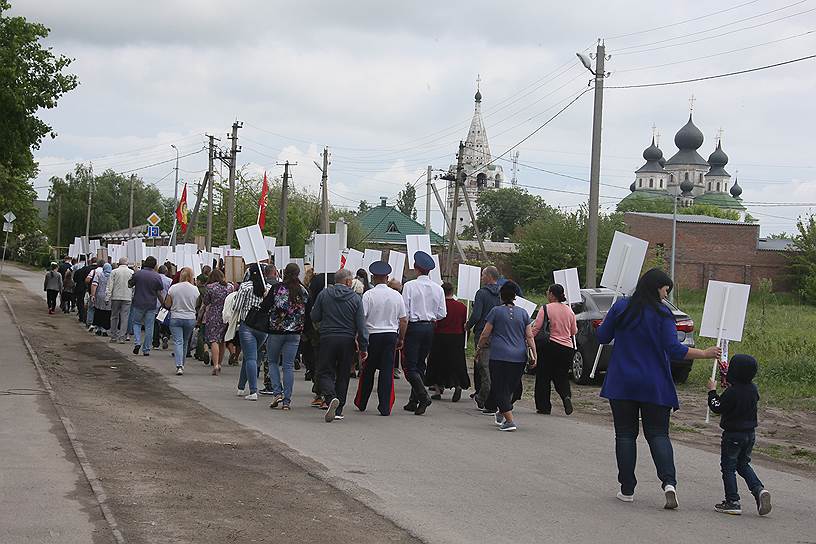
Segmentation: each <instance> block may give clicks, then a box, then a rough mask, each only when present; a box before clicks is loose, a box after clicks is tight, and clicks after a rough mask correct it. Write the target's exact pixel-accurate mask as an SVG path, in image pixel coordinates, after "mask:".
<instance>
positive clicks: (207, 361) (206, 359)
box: [201, 351, 210, 365]
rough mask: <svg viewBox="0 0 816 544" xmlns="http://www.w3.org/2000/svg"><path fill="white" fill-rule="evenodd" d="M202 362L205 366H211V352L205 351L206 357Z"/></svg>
mask: <svg viewBox="0 0 816 544" xmlns="http://www.w3.org/2000/svg"><path fill="white" fill-rule="evenodd" d="M201 361H202V362H203V363H204V364H205V365H209V364H210V352H209V351H205V352H204V356H203V357H202V358H201Z"/></svg>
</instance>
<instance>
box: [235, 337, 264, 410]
mask: <svg viewBox="0 0 816 544" xmlns="http://www.w3.org/2000/svg"><path fill="white" fill-rule="evenodd" d="M266 336H267V334H266V333H265V332H262V331H259V330H257V329H253V328H252V327H250V326H248V325H245V324H244V323H241V326H240V327H238V340H239V341H240V342H241V352H242V353H243V354H244V362H243V363H241V375H240V377H239V378H238V389H241V390H243V389H244V387H246V384H247V381H248V382H249V393H250V394H252V393H257V392H258V348H260V347H261V345H262V344H263V343H264V342H266Z"/></svg>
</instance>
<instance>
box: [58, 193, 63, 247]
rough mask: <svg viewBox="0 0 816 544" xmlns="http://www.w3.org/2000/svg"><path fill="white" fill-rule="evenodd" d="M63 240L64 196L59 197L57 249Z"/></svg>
mask: <svg viewBox="0 0 816 544" xmlns="http://www.w3.org/2000/svg"><path fill="white" fill-rule="evenodd" d="M61 240H62V194H60V195H59V196H57V247H60V241H61Z"/></svg>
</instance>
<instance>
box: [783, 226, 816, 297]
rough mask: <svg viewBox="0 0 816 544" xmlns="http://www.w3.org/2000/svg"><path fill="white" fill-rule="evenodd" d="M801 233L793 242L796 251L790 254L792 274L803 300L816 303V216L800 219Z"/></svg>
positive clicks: (798, 228)
mask: <svg viewBox="0 0 816 544" xmlns="http://www.w3.org/2000/svg"><path fill="white" fill-rule="evenodd" d="M796 228H797V230H798V231H799V233H798V234H797V235H796V236H794V238H793V241H794V244H795V247H796V249H795V250H791V251H790V252H789V254H788V255H789V262H790V269H791V273H792V274H793V278H794V281H795V282H796V286H797V288H798V290H799V293H800V294H801V296H802V298H803V299H805V301H807V302H809V303H810V304H814V303H816V216H814V215H812V214H811V215H809V216H808V217H806V218H802V217H800V218H799V220H798V221H797V222H796Z"/></svg>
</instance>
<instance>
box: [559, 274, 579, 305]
mask: <svg viewBox="0 0 816 544" xmlns="http://www.w3.org/2000/svg"><path fill="white" fill-rule="evenodd" d="M553 280H554V281H555V283H557V284H559V285H560V286H561V287H563V288H564V295H565V296H566V297H567V304H575V303H577V302H581V283H580V281H579V280H578V269H577V268H566V269H564V270H553Z"/></svg>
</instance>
